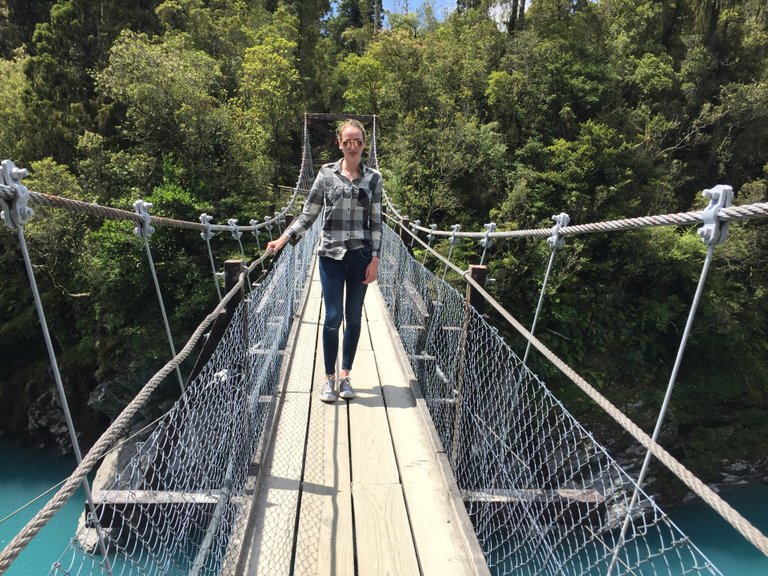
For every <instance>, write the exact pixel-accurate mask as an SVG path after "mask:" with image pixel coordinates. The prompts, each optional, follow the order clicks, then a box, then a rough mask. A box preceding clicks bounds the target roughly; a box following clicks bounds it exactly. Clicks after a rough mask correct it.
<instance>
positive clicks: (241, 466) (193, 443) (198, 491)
mask: <svg viewBox="0 0 768 576" xmlns="http://www.w3.org/2000/svg"><path fill="white" fill-rule="evenodd" d="M316 234H317V227H314V228H313V229H312V230H311V231H310V232H308V233H307V237H306V238H305V239H304V241H302V242H301V243H299V244H297V245H296V246H294V247H291V246H288V247H286V249H285V250H284V251H283V253H282V254H281V256H280V258H278V259H277V261H276V263H275V266H274V268H273V270H272V271H271V272H270V274H269V276H268V277H267V278H266V279H265V281H264V282H263V283H261V284H260V285H258V286H256V287H254V288H253V289H252V291H248V290H247V289H246V298H245V300H244V301H243V302H241V303H240V304H239V305H238V307H237V309H236V310H235V312H234V314H233V316H232V320H231V322H230V324H229V326H228V328H227V330H226V332H225V334H224V336H223V337H222V339H221V341H220V343H219V345H218V346H217V348H216V350H215V352H214V353H213V355H212V357H211V359H210V361H209V362H208V363H207V364H206V366H205V367H204V368H203V370H202V371H201V372H200V374H199V375H198V376H197V377H195V378H194V380H193V381H192V382H190V383H189V385H188V386H187V387H186V390H185V392H184V394H183V396H182V397H181V398H180V399H179V400H178V401H177V402H176V404H175V405H174V406H173V408H172V409H171V410H170V411H169V412H168V413H167V414H166V415H165V416H164V417H163V418H162V419H161V420H160V421H159V422H158V423H157V425H156V427H155V428H154V430H153V431H152V433H151V434H149V436H148V437H147V438H146V439H144V440H143V441H140V442H134V443H127V444H125V445H123V446H122V448H121V449H120V450H119V451H114V452H112V453H111V454H110V456H108V458H106V459H105V465H102V468H101V471H100V474H104V475H105V476H106V477H107V478H108V480H107V481H104V482H101V483H99V484H100V485H96V486H94V502H95V505H96V515H97V518H96V520H97V521H98V525H99V526H100V527H101V531H102V535H103V539H104V543H105V545H106V548H107V550H108V559H105V558H104V557H103V556H102V554H101V550H100V547H99V546H98V535H97V530H96V522H95V521H94V518H93V517H92V515H91V514H90V513H89V514H88V515H87V517H86V520H85V521H84V522H81V526H80V528H79V530H78V533H77V535H76V536H75V538H73V539H72V541H71V543H70V545H69V547H68V548H67V550H66V551H65V552H64V553H63V554H62V556H61V557H60V559H59V560H58V562H57V563H55V564H54V566H53V567H52V569H51V572H50V573H51V574H56V575H69V574H93V573H97V574H101V573H107V571H108V570H109V571H110V573H111V574H114V575H121V574H234V573H235V571H236V570H237V564H238V561H239V554H240V548H241V544H242V542H243V541H244V540H245V538H246V536H247V535H246V531H247V528H248V516H249V512H250V508H249V505H250V495H249V494H247V480H248V474H249V472H250V470H251V467H252V464H253V462H254V458H255V456H256V455H257V453H260V448H263V442H264V441H265V434H264V430H265V424H266V422H267V417H268V414H269V412H270V409H271V407H272V405H273V403H274V401H275V396H276V394H277V392H278V391H277V390H276V386H277V384H278V381H279V378H280V363H281V359H282V355H281V351H282V350H283V349H284V348H285V344H286V340H287V338H288V334H289V331H290V329H291V325H292V322H293V319H294V314H295V312H296V310H297V306H298V305H299V304H300V296H301V294H302V291H303V290H304V287H305V283H306V279H307V278H306V271H307V269H308V264H309V259H310V258H311V257H312V250H313V247H314V243H315V240H316ZM108 566H109V568H108Z"/></svg>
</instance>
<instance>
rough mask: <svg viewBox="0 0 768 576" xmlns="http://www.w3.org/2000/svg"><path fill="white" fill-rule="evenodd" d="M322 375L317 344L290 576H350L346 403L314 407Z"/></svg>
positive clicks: (352, 569)
mask: <svg viewBox="0 0 768 576" xmlns="http://www.w3.org/2000/svg"><path fill="white" fill-rule="evenodd" d="M323 372H324V369H323V354H322V342H318V345H317V351H316V361H315V376H314V383H315V387H314V389H313V391H312V398H311V400H310V402H311V408H310V422H309V435H308V437H307V454H306V458H305V461H304V462H305V463H304V482H303V485H302V496H301V512H300V516H299V524H298V529H297V538H296V560H295V563H294V574H296V575H297V576H301V575H307V576H310V575H312V576H314V575H323V576H324V575H328V576H333V575H338V576H353V575H354V573H355V560H354V543H353V537H352V533H353V531H352V491H351V483H350V482H351V478H350V468H349V438H348V434H347V432H348V429H347V403H346V402H343V401H337V402H336V403H335V404H324V403H323V402H320V400H319V398H318V395H319V394H320V389H321V387H322V385H323V383H324V374H323Z"/></svg>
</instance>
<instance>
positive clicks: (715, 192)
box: [698, 184, 733, 246]
mask: <svg viewBox="0 0 768 576" xmlns="http://www.w3.org/2000/svg"><path fill="white" fill-rule="evenodd" d="M701 195H702V196H704V197H705V198H708V199H709V206H707V207H706V208H705V209H704V212H703V213H702V215H703V219H704V225H703V226H702V227H701V228H699V229H698V233H699V236H701V239H702V241H703V242H704V244H706V245H708V246H711V245H713V244H714V245H715V246H717V245H718V244H722V243H723V242H725V241H726V240H727V239H728V222H721V221H720V219H719V218H718V217H717V215H718V212H720V210H721V209H722V208H728V206H730V205H731V202H732V201H733V188H731V187H730V186H727V185H724V184H718V185H717V186H715V187H714V188H709V189H707V190H704V191H703V192H702V193H701Z"/></svg>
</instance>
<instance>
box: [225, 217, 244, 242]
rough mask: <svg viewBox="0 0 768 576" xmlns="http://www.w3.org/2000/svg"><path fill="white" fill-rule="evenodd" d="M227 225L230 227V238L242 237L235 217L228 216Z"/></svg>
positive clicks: (237, 238)
mask: <svg viewBox="0 0 768 576" xmlns="http://www.w3.org/2000/svg"><path fill="white" fill-rule="evenodd" d="M227 226H229V227H230V228H232V238H234V239H235V240H240V238H242V237H243V233H242V232H241V231H240V229H239V228H238V227H237V219H236V218H230V219H229V220H227Z"/></svg>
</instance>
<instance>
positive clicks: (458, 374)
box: [379, 227, 720, 575]
mask: <svg viewBox="0 0 768 576" xmlns="http://www.w3.org/2000/svg"><path fill="white" fill-rule="evenodd" d="M383 242H384V244H383V247H382V255H383V256H382V262H381V265H380V268H379V285H380V288H381V291H382V294H383V296H384V299H385V301H386V302H387V306H388V307H389V309H390V312H391V314H392V317H393V319H394V321H395V324H396V326H397V330H398V332H399V334H400V336H401V339H402V342H403V346H404V348H405V350H406V353H407V354H408V356H409V358H410V362H411V365H412V368H413V370H414V373H415V374H416V376H417V380H418V383H419V387H420V389H421V393H422V395H423V397H424V399H425V401H426V404H427V406H428V407H429V411H430V414H431V416H432V420H433V422H434V425H435V428H436V430H437V433H438V435H439V437H440V439H441V441H442V444H443V448H444V450H445V452H446V454H447V455H448V456H449V458H450V462H451V466H452V468H453V473H454V475H455V478H456V481H457V483H458V486H459V489H460V490H461V494H462V497H463V500H464V503H465V506H466V509H467V512H468V514H469V516H470V519H471V521H472V523H473V525H474V527H475V532H476V534H477V537H478V540H479V542H480V545H481V547H482V549H483V551H484V554H485V557H486V560H487V562H488V565H489V567H490V568H491V571H492V573H494V574H515V575H521V574H595V575H597V574H606V573H608V569H609V566H611V564H613V565H614V566H613V572H612V573H613V574H719V573H720V572H719V571H718V570H717V569H716V568H715V567H714V566H713V565H712V564H711V562H710V561H709V560H707V558H705V557H704V556H703V554H702V553H701V552H700V551H699V550H698V549H697V548H696V547H695V546H694V545H693V544H692V543H691V542H690V541H689V540H688V539H687V537H686V536H685V535H684V534H683V533H682V532H681V531H680V530H679V529H678V528H677V527H676V526H675V525H674V524H673V523H672V522H671V521H670V520H669V518H668V517H667V516H666V515H665V514H664V513H663V512H662V511H661V510H660V509H659V508H658V506H656V504H655V503H654V502H653V500H652V499H651V498H649V497H648V495H646V494H645V493H643V492H642V491H640V498H639V505H637V506H636V507H635V508H634V509H633V511H632V513H631V518H630V525H629V529H628V530H627V532H626V534H625V536H624V542H623V545H621V546H618V544H619V543H620V529H621V526H622V524H623V522H624V521H625V518H626V516H627V510H628V508H629V503H630V500H631V498H632V494H633V492H634V490H635V489H636V488H637V486H636V483H635V482H634V481H633V480H632V479H631V478H630V477H629V476H628V475H627V474H626V472H624V471H623V470H622V469H621V468H620V467H619V465H618V464H617V463H616V462H615V461H614V460H613V459H612V458H611V457H610V456H609V455H608V453H607V452H606V451H605V449H604V448H603V447H602V446H601V445H600V444H599V443H598V442H597V441H596V440H595V439H594V438H593V437H592V435H591V434H590V433H589V432H588V431H587V430H585V429H584V428H583V427H582V426H581V425H580V424H579V423H578V422H577V421H576V420H575V419H574V418H573V417H572V416H571V415H570V414H569V413H568V411H567V410H566V409H565V407H564V406H563V405H562V404H561V403H560V402H559V401H558V400H557V399H556V398H555V397H554V396H553V395H552V393H551V392H550V391H549V390H548V389H547V387H546V386H545V385H544V383H543V382H541V381H540V380H539V379H538V378H537V377H536V375H535V374H533V373H532V372H530V370H528V368H527V367H526V366H525V365H524V364H523V363H522V361H521V360H520V358H518V357H517V356H516V355H515V353H514V352H513V351H512V350H511V349H510V348H509V346H507V344H506V343H505V342H504V341H503V339H502V338H501V337H499V335H498V334H497V331H496V330H495V329H494V328H493V327H492V326H490V325H489V324H488V323H487V322H486V321H485V320H484V319H483V317H482V316H481V315H479V314H478V313H477V311H476V310H475V309H474V308H472V307H471V306H469V305H468V304H467V302H466V299H465V298H464V297H463V296H462V295H461V294H460V293H459V292H458V291H456V290H455V289H454V288H453V287H451V286H450V285H449V284H448V283H447V282H445V281H444V280H442V279H440V278H439V277H437V276H435V275H434V274H433V273H431V272H430V271H429V270H427V269H426V268H424V267H423V266H422V265H421V264H420V263H418V262H417V261H416V260H414V259H413V257H412V256H411V255H410V253H409V251H408V249H407V248H406V246H405V245H404V244H403V242H402V241H401V240H400V238H399V237H398V236H397V235H396V234H395V232H394V231H392V230H391V229H390V228H388V227H385V231H384V240H383Z"/></svg>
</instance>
